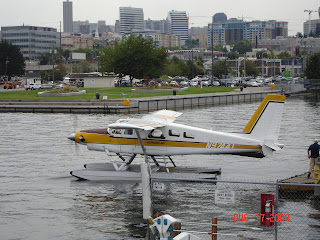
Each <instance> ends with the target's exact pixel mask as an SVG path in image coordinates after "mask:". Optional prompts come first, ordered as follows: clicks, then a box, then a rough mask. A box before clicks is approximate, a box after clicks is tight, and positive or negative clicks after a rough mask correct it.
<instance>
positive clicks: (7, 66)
mask: <svg viewBox="0 0 320 240" xmlns="http://www.w3.org/2000/svg"><path fill="white" fill-rule="evenodd" d="M9 62H10V61H9V60H8V57H7V61H6V71H5V73H4V75H5V76H6V77H7V70H8V63H9Z"/></svg>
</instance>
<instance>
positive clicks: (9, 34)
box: [1, 26, 60, 60]
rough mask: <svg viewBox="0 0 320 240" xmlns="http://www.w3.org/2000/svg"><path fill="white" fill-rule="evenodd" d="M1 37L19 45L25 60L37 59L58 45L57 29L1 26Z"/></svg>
mask: <svg viewBox="0 0 320 240" xmlns="http://www.w3.org/2000/svg"><path fill="white" fill-rule="evenodd" d="M1 32H2V39H3V40H6V41H7V42H9V43H11V44H13V45H17V46H19V47H20V49H21V50H20V51H21V53H22V55H23V57H24V59H26V60H34V59H38V58H39V56H40V55H41V54H43V53H45V52H49V51H50V50H52V48H54V47H58V46H59V45H60V37H59V33H58V32H57V29H55V28H48V27H35V26H14V27H1Z"/></svg>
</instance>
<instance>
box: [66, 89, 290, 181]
mask: <svg viewBox="0 0 320 240" xmlns="http://www.w3.org/2000/svg"><path fill="white" fill-rule="evenodd" d="M284 103H285V96H283V95H276V94H268V95H266V97H265V98H264V99H263V101H262V102H261V104H260V106H259V107H258V109H257V110H256V111H255V113H254V114H253V116H252V117H251V119H250V120H249V122H248V123H247V125H246V126H245V127H244V129H243V130H242V131H239V132H230V133H227V132H220V131H213V130H208V129H203V128H198V127H192V126H188V125H184V124H179V123H176V122H175V120H176V118H177V117H179V116H180V115H181V114H182V113H180V112H176V111H171V110H160V111H156V112H154V113H152V114H147V115H145V116H143V117H142V118H139V119H138V118H127V119H119V120H118V121H116V122H115V123H111V124H109V125H108V126H107V128H103V129H91V130H81V131H77V132H76V133H73V134H71V135H70V136H69V139H70V140H73V141H75V142H76V143H79V144H82V145H86V146H87V148H88V150H93V151H101V152H105V153H106V155H107V156H108V158H109V160H110V162H109V163H90V164H86V165H85V169H82V170H75V171H71V172H70V173H71V175H72V176H74V177H77V178H78V179H84V180H123V179H125V180H130V181H131V180H135V181H139V179H141V173H140V171H139V165H137V164H136V165H134V164H132V162H133V161H134V159H135V158H136V156H137V155H140V156H142V157H143V156H144V160H145V162H147V163H150V166H151V164H152V167H150V169H151V170H150V171H151V175H152V176H153V177H155V178H156V177H161V176H162V177H163V176H169V175H170V177H171V178H174V179H179V178H181V179H185V178H190V174H193V177H195V178H199V179H206V178H213V177H212V176H213V175H214V176H215V175H216V174H219V171H220V169H204V168H188V167H186V168H184V167H178V166H177V165H176V164H175V162H174V161H173V160H172V157H173V156H177V155H202V154H206V155H214V154H230V155H240V156H248V157H257V158H261V157H266V156H269V155H271V154H272V153H273V152H274V151H277V150H280V149H281V148H283V144H280V143H278V136H279V131H280V123H281V118H282V114H283V110H284ZM114 157H118V158H119V159H118V161H116V160H115V159H114ZM160 160H161V161H160ZM186 176H187V177H186ZM170 177H169V178H170ZM169 178H168V179H169Z"/></svg>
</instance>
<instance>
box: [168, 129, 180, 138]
mask: <svg viewBox="0 0 320 240" xmlns="http://www.w3.org/2000/svg"><path fill="white" fill-rule="evenodd" d="M169 136H173V137H180V133H179V132H178V131H175V130H172V129H170V130H169Z"/></svg>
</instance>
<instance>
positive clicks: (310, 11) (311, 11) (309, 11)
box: [304, 8, 320, 34]
mask: <svg viewBox="0 0 320 240" xmlns="http://www.w3.org/2000/svg"><path fill="white" fill-rule="evenodd" d="M304 12H307V13H309V34H310V33H311V13H313V12H318V13H319V18H320V8H319V9H318V11H315V10H304Z"/></svg>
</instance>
